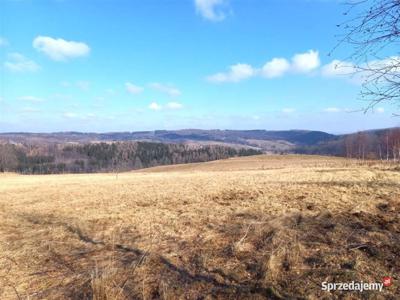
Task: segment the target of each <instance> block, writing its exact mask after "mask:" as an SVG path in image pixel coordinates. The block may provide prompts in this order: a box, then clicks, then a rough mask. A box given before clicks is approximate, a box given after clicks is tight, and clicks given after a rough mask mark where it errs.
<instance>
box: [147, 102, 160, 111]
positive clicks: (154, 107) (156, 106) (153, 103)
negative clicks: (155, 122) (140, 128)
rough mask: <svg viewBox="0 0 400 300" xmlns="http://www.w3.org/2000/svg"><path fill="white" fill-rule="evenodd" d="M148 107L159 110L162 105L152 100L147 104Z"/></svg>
mask: <svg viewBox="0 0 400 300" xmlns="http://www.w3.org/2000/svg"><path fill="white" fill-rule="evenodd" d="M149 109H151V110H161V109H162V106H161V105H160V104H158V103H156V102H152V103H150V105H149Z"/></svg>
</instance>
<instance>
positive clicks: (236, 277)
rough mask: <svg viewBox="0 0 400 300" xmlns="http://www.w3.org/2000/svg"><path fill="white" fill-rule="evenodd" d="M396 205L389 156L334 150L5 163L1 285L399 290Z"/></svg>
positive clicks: (190, 291) (19, 290) (394, 295)
mask: <svg viewBox="0 0 400 300" xmlns="http://www.w3.org/2000/svg"><path fill="white" fill-rule="evenodd" d="M399 214H400V167H399V165H397V166H396V165H393V164H383V163H379V162H369V163H360V162H358V161H354V160H348V159H343V158H330V157H318V156H296V155H292V156H252V157H244V158H233V159H227V160H222V161H214V162H208V163H199V164H188V165H175V166H163V167H156V168H151V169H146V170H140V171H134V172H127V173H120V174H112V173H109V174H79V175H73V174H69V175H41V176H33V175H30V176H22V175H15V174H3V175H0V299H27V298H29V299H92V298H94V299H176V298H181V299H215V298H216V299H304V298H307V299H358V298H361V297H362V298H363V299H399V298H398V297H399V295H400V287H399V277H398V276H399V274H400V261H399V253H400V217H399ZM383 276H392V277H393V278H394V284H393V285H392V286H391V287H387V288H384V290H383V292H373V291H365V292H364V293H363V294H362V295H361V294H360V293H342V294H341V293H339V292H335V293H327V292H324V291H321V283H322V282H323V281H327V282H349V281H353V280H354V281H364V282H381V281H382V277H383Z"/></svg>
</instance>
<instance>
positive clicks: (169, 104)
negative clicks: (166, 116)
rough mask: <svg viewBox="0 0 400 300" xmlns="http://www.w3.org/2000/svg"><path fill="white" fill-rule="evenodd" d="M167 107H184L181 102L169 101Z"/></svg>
mask: <svg viewBox="0 0 400 300" xmlns="http://www.w3.org/2000/svg"><path fill="white" fill-rule="evenodd" d="M166 106H167V108H168V109H181V108H183V105H182V104H181V103H179V102H169V103H167V105H166Z"/></svg>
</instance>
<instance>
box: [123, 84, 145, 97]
mask: <svg viewBox="0 0 400 300" xmlns="http://www.w3.org/2000/svg"><path fill="white" fill-rule="evenodd" d="M125 88H126V91H127V92H128V93H129V94H132V95H137V94H140V93H141V92H143V90H144V89H143V88H142V87H141V86H138V85H135V84H133V83H130V82H127V83H125Z"/></svg>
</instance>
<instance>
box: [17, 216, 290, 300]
mask: <svg viewBox="0 0 400 300" xmlns="http://www.w3.org/2000/svg"><path fill="white" fill-rule="evenodd" d="M19 217H20V218H21V219H23V220H24V221H27V222H28V223H30V224H32V225H35V226H38V227H39V228H43V227H47V228H51V230H53V229H55V228H57V227H58V228H62V229H63V230H64V231H65V232H67V233H69V234H70V235H72V236H74V237H75V239H77V240H78V242H71V243H68V245H67V247H65V248H67V249H65V248H64V247H60V245H57V246H54V245H53V246H51V241H49V244H47V245H46V246H45V247H42V248H41V249H36V251H40V252H42V253H41V254H42V259H41V261H40V262H37V263H36V265H38V266H40V270H38V271H37V272H32V273H31V274H30V276H34V277H36V278H35V280H34V281H36V282H37V281H48V280H49V279H50V281H51V278H54V277H56V278H60V279H61V280H58V281H57V280H55V281H54V282H52V283H51V284H50V287H49V288H46V289H42V290H39V291H35V292H33V293H32V292H30V293H29V294H30V297H31V299H42V298H53V297H54V298H59V299H141V298H150V299H158V298H165V297H167V295H169V297H172V298H174V297H176V296H177V295H186V296H188V297H189V298H194V299H202V298H203V297H205V296H207V295H210V296H213V297H217V298H224V299H226V298H234V299H243V298H252V299H255V298H261V299H262V298H268V299H298V297H291V296H290V295H285V294H279V293H277V292H276V291H275V290H274V289H273V288H272V287H268V286H265V287H263V286H259V285H256V284H252V282H243V283H241V282H238V281H237V280H235V279H234V278H232V277H229V276H228V275H226V274H224V273H223V272H222V271H216V272H215V273H217V274H218V277H217V276H214V275H213V274H212V273H210V272H209V271H208V270H207V269H205V268H203V267H201V266H200V265H199V264H198V263H197V262H196V261H195V259H194V261H192V262H190V265H189V266H185V265H182V263H179V262H178V263H173V262H172V261H171V260H169V259H167V258H166V257H164V256H162V255H160V254H158V253H151V252H149V251H147V250H142V249H138V248H135V247H131V246H128V245H123V244H118V243H111V242H108V241H104V240H99V239H95V238H93V237H91V236H89V235H88V234H86V233H83V231H82V230H81V229H80V228H79V227H77V226H73V225H71V223H74V222H73V221H71V223H68V222H60V221H57V220H56V218H54V217H52V216H49V215H39V214H23V215H22V214H21V215H20V216H19ZM70 240H71V237H68V241H70ZM185 244H186V243H185ZM185 248H186V249H185V250H189V251H190V250H191V245H189V244H186V247H185ZM188 257H189V256H188ZM110 258H112V262H111V263H109V262H107V261H108V260H109V259H110ZM193 266H194V267H193ZM187 267H188V268H187ZM55 273H57V276H54V274H55ZM67 278H68V280H64V279H67ZM144 280H146V283H145V286H144V283H143V282H144ZM64 281H66V282H64ZM96 281H97V282H101V283H100V285H102V287H101V288H100V291H99V289H97V288H96ZM167 298H168V297H167Z"/></svg>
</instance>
